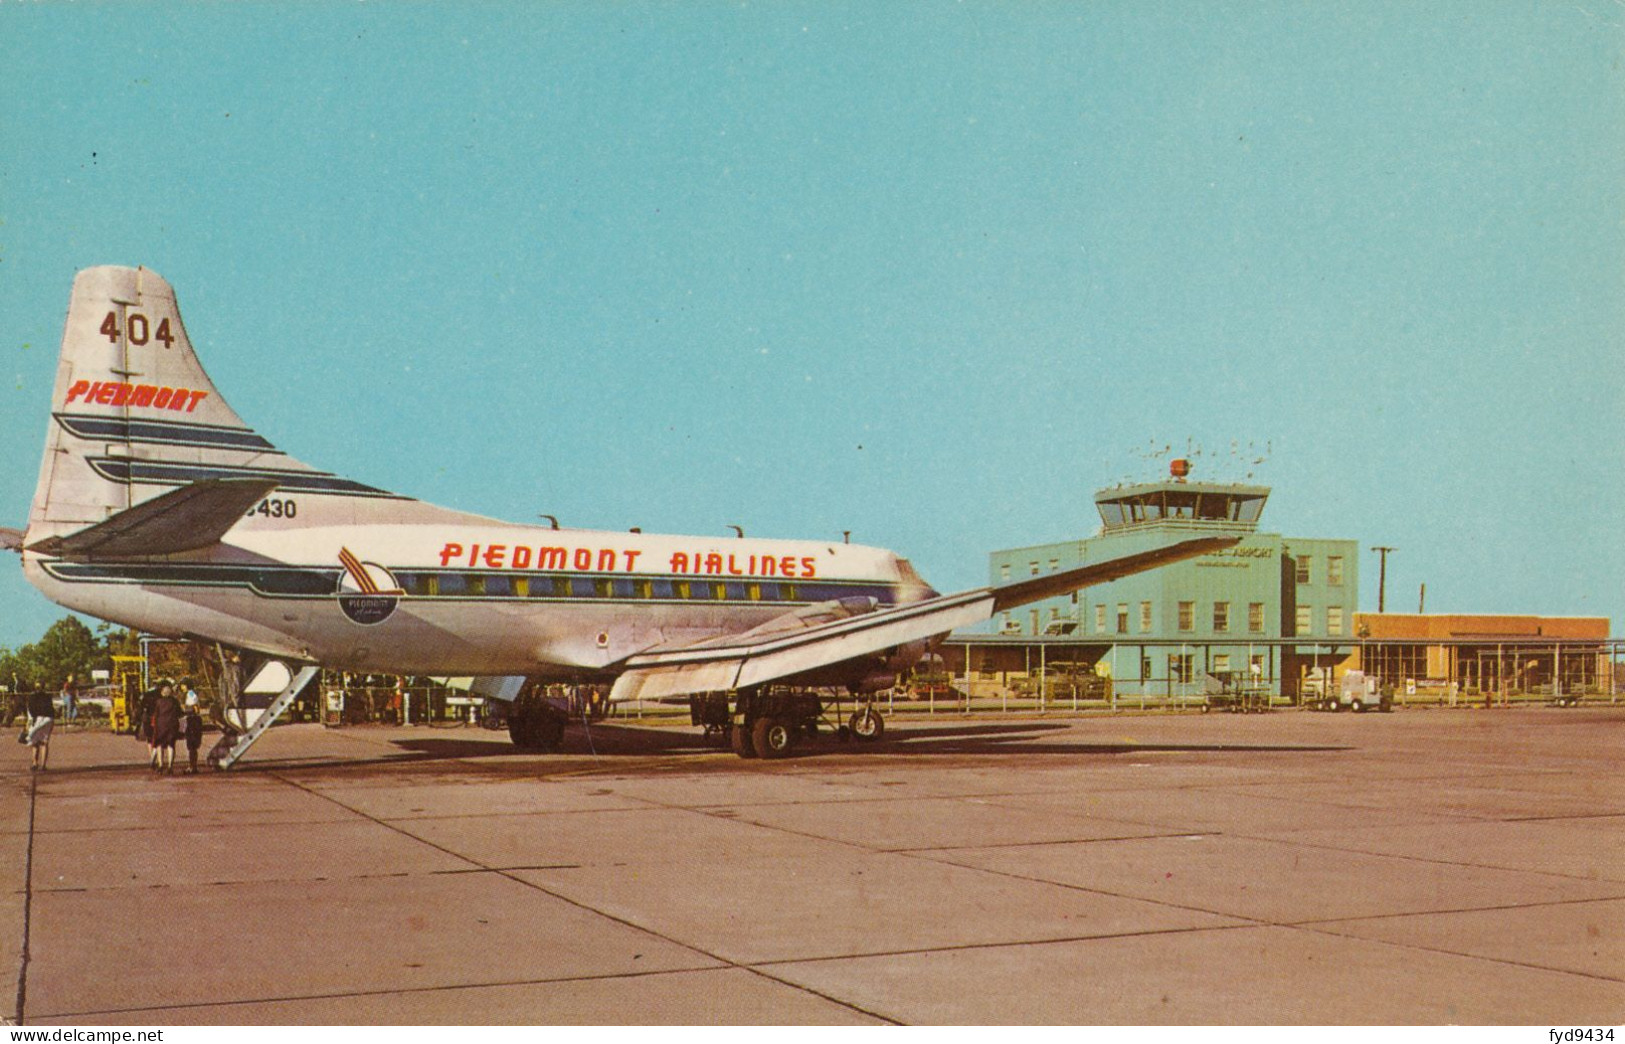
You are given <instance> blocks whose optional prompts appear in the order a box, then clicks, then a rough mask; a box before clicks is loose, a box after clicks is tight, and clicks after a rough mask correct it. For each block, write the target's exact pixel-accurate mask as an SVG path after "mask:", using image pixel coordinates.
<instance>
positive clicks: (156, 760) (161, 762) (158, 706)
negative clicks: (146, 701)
mask: <svg viewBox="0 0 1625 1044" xmlns="http://www.w3.org/2000/svg"><path fill="white" fill-rule="evenodd" d="M174 689H175V687H174V686H173V685H171V684H170V683H169V682H162V683H160V684H159V686H158V698H157V699H155V700H153V701H152V721H151V722H150V723H149V724H148V726H147V730H148V731H147V735H148V742H149V743H150V744H151V745H152V770H153V771H154V772H160V773H173V772H174V771H175V741H176V740H177V739H179V738H180V731H181V705H180V704H179V703H177V702H175V696H174Z"/></svg>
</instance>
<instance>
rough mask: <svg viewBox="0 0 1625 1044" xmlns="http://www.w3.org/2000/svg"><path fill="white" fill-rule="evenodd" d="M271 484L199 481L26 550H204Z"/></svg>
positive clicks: (93, 554)
mask: <svg viewBox="0 0 1625 1044" xmlns="http://www.w3.org/2000/svg"><path fill="white" fill-rule="evenodd" d="M277 481H278V480H276V479H259V478H252V479H236V478H232V479H204V480H202V481H200V482H194V483H192V484H191V485H188V486H182V487H181V488H179V489H173V490H170V491H169V492H168V493H165V494H162V495H161V496H156V497H153V498H152V499H151V500H146V501H142V502H141V503H139V504H137V505H136V506H135V507H132V508H129V509H127V510H125V511H120V512H119V513H118V514H116V515H113V516H112V517H110V518H108V519H106V520H105V521H102V522H98V523H96V524H95V525H93V526H90V527H88V528H85V529H81V530H79V531H78V532H77V533H69V534H68V535H67V536H54V537H47V538H46V539H44V540H39V541H35V542H34V543H32V544H29V545H28V548H27V550H29V551H37V552H39V553H41V554H47V555H82V556H84V557H87V558H97V557H105V558H128V557H135V556H142V555H167V554H173V553H175V552H177V551H193V550H196V549H197V548H200V547H208V546H209V545H210V544H212V543H214V542H215V541H217V540H219V539H220V538H221V537H223V536H225V535H226V533H227V531H229V530H230V529H231V527H232V526H234V525H236V524H237V521H238V519H240V518H242V517H243V514H244V513H245V512H246V511H247V510H248V509H249V508H251V507H253V506H254V505H255V504H257V503H259V501H260V500H261V499H262V498H263V497H265V496H266V494H268V493H270V492H271V491H272V490H273V489H276V488H277Z"/></svg>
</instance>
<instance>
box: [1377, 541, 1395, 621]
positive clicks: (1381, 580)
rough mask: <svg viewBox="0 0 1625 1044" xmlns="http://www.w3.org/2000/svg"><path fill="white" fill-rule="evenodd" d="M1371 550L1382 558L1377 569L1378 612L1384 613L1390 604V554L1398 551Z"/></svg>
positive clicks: (1391, 548) (1387, 549)
mask: <svg viewBox="0 0 1625 1044" xmlns="http://www.w3.org/2000/svg"><path fill="white" fill-rule="evenodd" d="M1371 550H1373V551H1375V552H1376V553H1377V554H1379V555H1381V556H1382V559H1381V564H1380V565H1379V566H1378V567H1377V612H1379V613H1380V612H1382V611H1384V610H1385V609H1386V608H1387V604H1388V552H1390V551H1398V550H1399V548H1397V547H1374V548H1372V549H1371Z"/></svg>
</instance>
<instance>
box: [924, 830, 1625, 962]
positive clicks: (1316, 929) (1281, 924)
mask: <svg viewBox="0 0 1625 1044" xmlns="http://www.w3.org/2000/svg"><path fill="white" fill-rule="evenodd" d="M902 854H904V855H911V856H913V857H914V858H926V859H930V857H929V856H922V855H917V854H915V853H902ZM931 861H932V862H942V863H947V864H949V865H951V866H961V867H963V866H966V864H964V863H955V862H953V861H952V860H947V859H942V860H935V859H933V860H931ZM967 869H972V870H985V871H986V872H987V873H991V874H998V875H1000V876H1003V877H1010V878H1014V879H1016V880H1018V881H1032V882H1036V883H1039V884H1048V885H1053V886H1055V887H1058V888H1066V889H1070V890H1072V891H1078V892H1089V893H1093V894H1097V895H1107V896H1112V897H1113V898H1117V899H1131V900H1135V901H1137V902H1143V903H1153V904H1155V905H1158V906H1166V907H1171V908H1173V909H1176V910H1185V911H1189V912H1193V913H1205V914H1210V915H1212V916H1215V917H1228V918H1232V919H1234V920H1239V921H1244V922H1247V923H1246V924H1242V925H1218V926H1214V927H1218V928H1226V927H1228V928H1236V927H1256V928H1284V929H1286V930H1288V931H1304V932H1313V933H1318V934H1321V935H1331V936H1335V937H1337V938H1348V939H1359V940H1361V941H1363V942H1370V943H1384V944H1387V945H1392V946H1397V947H1400V948H1408V949H1415V950H1422V951H1426V952H1430V953H1444V954H1450V955H1454V956H1458V957H1468V958H1471V959H1473V960H1480V961H1486V962H1489V963H1494V964H1507V965H1513V966H1517V967H1528V968H1535V969H1539V970H1542V971H1556V972H1561V973H1565V974H1574V975H1580V976H1582V977H1585V978H1592V979H1600V980H1602V981H1606V982H1614V981H1618V980H1615V979H1612V978H1610V977H1608V976H1599V975H1593V974H1590V973H1586V972H1575V971H1572V970H1571V969H1566V968H1548V967H1546V966H1544V965H1538V964H1527V963H1525V962H1521V961H1513V960H1507V959H1503V958H1498V957H1485V956H1483V955H1481V954H1467V953H1457V952H1456V951H1454V950H1445V949H1436V948H1433V947H1427V946H1422V945H1420V944H1414V943H1396V942H1391V941H1389V940H1383V939H1369V938H1366V937H1365V936H1361V935H1355V934H1353V933H1344V932H1334V931H1330V930H1328V929H1327V928H1326V927H1325V925H1327V924H1329V923H1332V922H1334V921H1363V920H1378V919H1383V918H1401V917H1429V916H1432V915H1433V914H1436V913H1476V912H1481V911H1482V910H1490V911H1494V910H1509V909H1523V908H1527V907H1530V906H1547V905H1551V906H1557V905H1568V904H1570V903H1583V902H1606V901H1609V900H1610V899H1612V898H1615V897H1609V896H1603V897H1597V898H1591V899H1569V900H1556V901H1553V902H1551V903H1528V904H1523V906H1493V907H1483V908H1467V909H1460V910H1411V911H1400V912H1396V913H1388V914H1373V915H1369V916H1367V917H1344V918H1331V919H1327V920H1323V921H1317V920H1308V921H1277V920H1271V919H1269V918H1259V917H1251V916H1248V915H1246V914H1238V913H1231V912H1228V911H1223V910H1209V909H1207V908H1205V907H1200V906H1190V905H1188V904H1184V903H1172V902H1168V901H1167V900H1163V899H1151V898H1147V897H1146V896H1141V895H1126V894H1123V893H1119V892H1111V891H1107V890H1105V889H1102V888H1086V887H1084V886H1083V885H1075V884H1070V883H1068V882H1065V881H1050V880H1047V879H1045V878H1041V877H1030V876H1027V875H1025V874H1017V873H1012V872H1010V871H1007V870H994V869H991V868H988V867H967ZM1621 898H1625V897H1621ZM1206 930H1209V929H1206V928H1192V929H1174V931H1206ZM1126 934H1127V935H1134V934H1145V935H1150V934H1159V933H1155V932H1144V933H1126Z"/></svg>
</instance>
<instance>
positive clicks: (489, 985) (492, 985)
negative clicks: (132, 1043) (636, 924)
mask: <svg viewBox="0 0 1625 1044" xmlns="http://www.w3.org/2000/svg"><path fill="white" fill-rule="evenodd" d="M727 970H728V969H727V968H719V967H716V966H715V965H710V966H706V965H697V966H695V967H693V968H661V969H654V970H650V971H632V972H615V973H606V974H603V975H564V976H559V977H557V978H540V979H496V980H492V981H490V982H463V983H446V984H443V985H439V986H403V987H396V988H394V989H387V990H343V991H340V992H337V993H295V994H288V995H286V996H280V997H245V998H243V999H240V1000H217V1001H201V1002H198V1003H195V1004H155V1005H147V1006H142V1007H133V1008H95V1009H88V1010H85V1011H54V1012H50V1013H42V1014H40V1015H39V1016H37V1017H38V1018H49V1019H69V1018H77V1017H83V1016H86V1015H129V1014H137V1013H140V1012H148V1011H176V1010H184V1009H213V1008H231V1007H241V1006H243V1005H248V1004H288V1003H298V1002H300V1001H313V1000H344V999H346V998H350V997H392V996H396V995H399V994H408V993H445V992H450V991H455V990H484V989H504V988H508V987H513V986H557V985H561V984H565V983H572V982H605V981H614V980H616V979H647V978H650V977H652V976H659V975H690V974H693V973H694V972H716V971H727Z"/></svg>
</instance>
